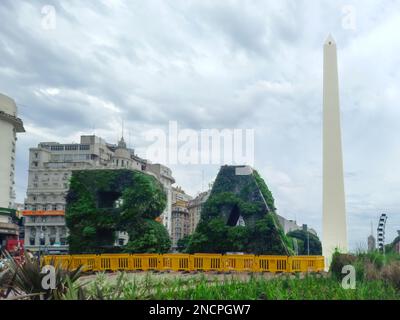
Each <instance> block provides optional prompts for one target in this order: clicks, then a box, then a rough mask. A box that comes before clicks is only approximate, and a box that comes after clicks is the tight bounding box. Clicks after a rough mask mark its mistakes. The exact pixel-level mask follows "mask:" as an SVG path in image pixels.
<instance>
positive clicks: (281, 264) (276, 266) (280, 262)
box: [256, 256, 288, 272]
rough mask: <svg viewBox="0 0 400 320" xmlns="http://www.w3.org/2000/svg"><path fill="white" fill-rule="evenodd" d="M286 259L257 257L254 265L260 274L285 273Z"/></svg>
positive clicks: (283, 257)
mask: <svg viewBox="0 0 400 320" xmlns="http://www.w3.org/2000/svg"><path fill="white" fill-rule="evenodd" d="M287 259H288V257H286V256H258V257H256V263H257V266H258V268H257V269H258V270H256V271H261V272H287V271H288V270H287V266H288V264H287Z"/></svg>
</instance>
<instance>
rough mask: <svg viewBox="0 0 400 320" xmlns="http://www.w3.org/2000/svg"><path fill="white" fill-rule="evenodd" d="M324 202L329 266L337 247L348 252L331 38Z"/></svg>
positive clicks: (325, 102)
mask: <svg viewBox="0 0 400 320" xmlns="http://www.w3.org/2000/svg"><path fill="white" fill-rule="evenodd" d="M322 202H323V218H322V232H323V235H322V236H323V237H322V254H323V255H324V257H325V263H326V267H328V266H329V265H330V262H331V261H330V260H331V258H332V253H333V252H334V250H335V248H337V249H339V251H341V252H347V228H346V207H345V196H344V179H343V159H342V142H341V132H340V110H339V83H338V69H337V55H336V43H335V41H334V40H333V38H332V36H331V35H329V37H328V39H326V41H325V43H324V89H323V196H322Z"/></svg>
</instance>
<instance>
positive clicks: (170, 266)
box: [161, 254, 192, 271]
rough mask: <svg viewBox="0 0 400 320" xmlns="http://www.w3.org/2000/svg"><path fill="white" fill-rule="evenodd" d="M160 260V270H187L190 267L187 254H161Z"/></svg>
mask: <svg viewBox="0 0 400 320" xmlns="http://www.w3.org/2000/svg"><path fill="white" fill-rule="evenodd" d="M161 260H162V265H161V269H162V270H173V271H189V270H191V268H192V266H191V263H190V255H189V254H163V255H161Z"/></svg>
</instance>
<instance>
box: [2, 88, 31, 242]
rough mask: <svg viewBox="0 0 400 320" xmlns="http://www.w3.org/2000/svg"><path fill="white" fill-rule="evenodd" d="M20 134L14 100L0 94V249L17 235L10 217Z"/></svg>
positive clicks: (19, 122)
mask: <svg viewBox="0 0 400 320" xmlns="http://www.w3.org/2000/svg"><path fill="white" fill-rule="evenodd" d="M20 132H25V129H24V126H23V123H22V120H21V119H20V118H18V116H17V106H16V104H15V102H14V100H13V99H11V98H10V97H8V96H5V95H3V94H0V248H2V247H3V246H5V245H6V243H7V241H8V240H12V239H18V235H19V228H18V225H16V224H15V223H14V222H13V219H12V216H13V214H15V210H13V209H15V190H14V184H15V182H14V179H15V149H16V143H17V133H20Z"/></svg>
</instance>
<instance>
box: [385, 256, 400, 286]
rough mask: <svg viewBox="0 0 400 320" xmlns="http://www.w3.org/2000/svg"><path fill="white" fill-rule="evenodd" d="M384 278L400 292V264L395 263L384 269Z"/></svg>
mask: <svg viewBox="0 0 400 320" xmlns="http://www.w3.org/2000/svg"><path fill="white" fill-rule="evenodd" d="M382 278H383V279H384V280H385V281H386V282H387V283H389V284H392V285H393V286H394V287H396V288H397V289H398V290H400V262H398V261H394V262H392V263H390V264H388V265H386V266H384V267H383V268H382Z"/></svg>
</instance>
